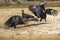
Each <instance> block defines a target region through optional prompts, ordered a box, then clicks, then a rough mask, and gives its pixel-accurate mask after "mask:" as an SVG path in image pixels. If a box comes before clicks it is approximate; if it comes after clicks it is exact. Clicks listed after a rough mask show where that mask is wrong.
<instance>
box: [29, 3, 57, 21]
mask: <svg viewBox="0 0 60 40" xmlns="http://www.w3.org/2000/svg"><path fill="white" fill-rule="evenodd" d="M45 5H46V3H42V4H41V5H38V6H37V7H34V6H33V5H31V6H32V7H31V6H30V7H29V10H30V11H31V12H32V13H33V14H34V15H35V16H36V17H37V18H41V19H40V21H42V19H44V20H45V21H46V17H47V15H46V14H50V15H53V16H55V15H57V14H58V12H57V10H55V9H45Z"/></svg>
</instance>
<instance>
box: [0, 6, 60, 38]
mask: <svg viewBox="0 0 60 40" xmlns="http://www.w3.org/2000/svg"><path fill="white" fill-rule="evenodd" d="M47 8H53V9H56V10H57V11H58V15H57V16H56V17H53V16H50V15H47V22H46V23H44V21H42V22H40V23H39V24H37V21H28V22H27V24H26V25H24V24H23V25H18V26H17V28H16V29H14V28H9V29H6V28H5V27H6V26H5V25H4V22H5V21H6V20H7V19H8V18H10V17H11V16H13V15H20V16H21V10H22V9H24V10H25V13H27V14H30V15H33V13H31V12H30V11H29V10H28V8H12V9H11V8H8V9H3V8H2V9H0V37H17V36H18V37H37V36H39V37H44V38H46V37H47V38H54V37H56V38H60V13H59V11H60V7H47Z"/></svg>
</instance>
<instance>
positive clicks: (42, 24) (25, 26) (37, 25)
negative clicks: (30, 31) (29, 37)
mask: <svg viewBox="0 0 60 40" xmlns="http://www.w3.org/2000/svg"><path fill="white" fill-rule="evenodd" d="M44 24H49V23H39V24H28V25H24V26H21V27H17V28H24V27H30V26H38V25H44Z"/></svg>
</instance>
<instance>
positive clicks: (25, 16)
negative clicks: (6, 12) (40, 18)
mask: <svg viewBox="0 0 60 40" xmlns="http://www.w3.org/2000/svg"><path fill="white" fill-rule="evenodd" d="M22 17H23V18H26V19H29V18H34V16H32V15H29V14H26V13H24V10H22Z"/></svg>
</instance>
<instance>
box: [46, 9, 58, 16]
mask: <svg viewBox="0 0 60 40" xmlns="http://www.w3.org/2000/svg"><path fill="white" fill-rule="evenodd" d="M45 12H46V14H49V15H53V16H57V14H58V11H57V10H55V9H46V11H45Z"/></svg>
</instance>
